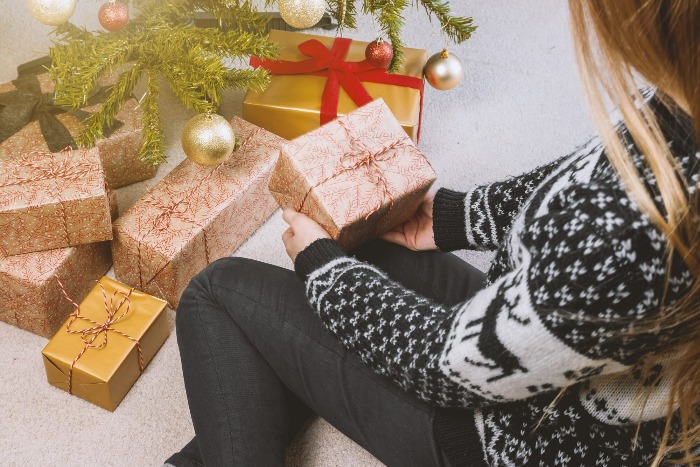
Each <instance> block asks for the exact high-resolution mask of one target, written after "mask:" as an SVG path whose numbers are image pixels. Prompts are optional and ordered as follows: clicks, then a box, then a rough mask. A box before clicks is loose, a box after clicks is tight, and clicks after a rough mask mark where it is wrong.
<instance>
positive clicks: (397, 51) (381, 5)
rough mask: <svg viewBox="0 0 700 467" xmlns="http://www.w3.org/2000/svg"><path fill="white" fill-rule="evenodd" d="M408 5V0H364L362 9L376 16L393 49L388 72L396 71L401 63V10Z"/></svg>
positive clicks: (402, 22) (402, 20) (402, 23)
mask: <svg viewBox="0 0 700 467" xmlns="http://www.w3.org/2000/svg"><path fill="white" fill-rule="evenodd" d="M407 6H408V0H365V3H364V11H365V13H369V14H371V15H374V16H376V17H377V21H378V22H379V25H380V26H381V27H382V29H383V31H384V34H386V36H387V38H388V39H389V41H390V42H391V45H392V47H393V49H394V58H393V59H392V60H391V64H390V65H389V71H390V72H392V73H393V72H396V71H398V70H399V69H400V68H401V64H402V63H403V50H402V48H403V41H402V40H401V29H403V26H404V17H403V11H404V10H405V9H406V7H407Z"/></svg>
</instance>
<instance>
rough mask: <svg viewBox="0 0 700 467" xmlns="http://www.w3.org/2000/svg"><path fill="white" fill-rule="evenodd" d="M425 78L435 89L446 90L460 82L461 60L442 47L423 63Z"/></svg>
mask: <svg viewBox="0 0 700 467" xmlns="http://www.w3.org/2000/svg"><path fill="white" fill-rule="evenodd" d="M424 74H425V79H426V80H427V81H428V84H430V85H431V86H432V87H434V88H435V89H439V90H441V91H447V90H448V89H452V88H453V87H455V86H457V85H458V84H459V83H461V82H462V80H463V79H464V67H463V66H462V61H461V60H460V59H459V58H458V57H457V56H456V55H455V54H453V53H450V52H448V51H447V49H443V51H442V52H438V53H436V54H435V55H433V56H432V57H430V58H429V59H428V62H427V63H426V64H425V70H424Z"/></svg>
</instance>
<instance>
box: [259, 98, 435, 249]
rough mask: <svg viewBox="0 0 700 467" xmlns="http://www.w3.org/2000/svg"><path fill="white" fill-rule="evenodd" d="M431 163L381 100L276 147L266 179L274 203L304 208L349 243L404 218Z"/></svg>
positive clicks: (425, 184) (421, 192)
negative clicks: (279, 148)
mask: <svg viewBox="0 0 700 467" xmlns="http://www.w3.org/2000/svg"><path fill="white" fill-rule="evenodd" d="M434 181H435V172H434V171H433V168H432V166H431V165H430V163H429V162H428V161H427V159H426V158H425V157H424V156H423V154H422V153H421V152H420V151H419V150H418V148H417V147H416V146H415V144H414V143H413V141H411V139H410V138H409V137H408V136H407V135H406V133H405V132H404V131H403V129H402V128H401V125H400V124H399V122H397V121H396V119H395V118H394V117H393V115H392V113H391V111H390V110H389V108H388V107H387V106H386V104H385V103H384V102H383V101H382V100H381V99H377V100H376V101H374V102H372V103H370V104H367V105H365V106H363V107H361V108H359V109H357V110H355V111H353V112H351V113H349V114H348V115H346V116H345V117H340V118H338V119H337V120H334V121H332V122H330V123H328V124H326V125H324V126H322V127H321V128H319V129H317V130H314V131H312V132H310V133H307V134H306V135H304V136H301V137H299V138H297V139H295V140H293V141H291V142H289V143H288V144H286V145H285V146H284V147H283V148H282V152H281V154H280V158H279V161H278V162H277V165H276V167H275V171H274V173H273V175H272V178H271V179H270V185H269V187H270V192H271V193H272V195H273V196H274V197H275V199H276V200H277V202H278V203H279V205H280V206H291V207H294V208H296V209H297V210H298V211H300V212H302V213H304V214H306V215H308V216H309V217H311V218H312V219H314V220H315V221H316V222H318V223H319V224H320V225H321V226H322V227H323V228H324V229H326V230H327V231H328V233H329V234H330V235H331V237H332V238H334V239H335V240H337V241H338V242H339V243H340V244H341V245H342V246H343V247H345V248H346V249H348V250H352V249H354V248H355V247H357V246H359V245H360V244H362V243H364V242H366V241H367V240H370V239H371V238H374V237H376V236H378V235H380V234H382V233H384V232H386V231H388V230H390V229H391V228H392V227H394V226H396V225H399V224H401V223H403V222H405V221H406V220H408V219H409V218H410V217H411V216H412V215H413V214H414V213H415V211H416V209H417V208H418V207H419V206H420V204H421V202H422V200H423V198H424V197H425V194H426V193H427V191H428V190H429V189H430V186H431V185H432V184H433V182H434Z"/></svg>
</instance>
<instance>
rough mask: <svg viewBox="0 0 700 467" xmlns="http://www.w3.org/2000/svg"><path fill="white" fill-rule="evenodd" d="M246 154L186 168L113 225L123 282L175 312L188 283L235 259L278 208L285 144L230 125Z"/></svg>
mask: <svg viewBox="0 0 700 467" xmlns="http://www.w3.org/2000/svg"><path fill="white" fill-rule="evenodd" d="M231 124H232V126H233V128H234V131H235V133H236V135H237V137H238V138H239V139H240V141H241V146H240V148H239V149H238V150H237V151H236V152H234V153H233V155H232V156H231V158H229V159H228V160H227V161H226V162H224V163H222V164H219V165H218V166H214V167H204V166H200V165H197V164H195V163H193V162H191V161H189V160H186V161H184V162H182V163H181V164H180V165H179V166H177V167H176V168H175V169H174V170H173V171H172V172H171V173H169V174H168V175H167V176H166V177H165V178H164V179H163V180H161V181H160V182H159V183H158V184H157V185H156V186H155V187H153V188H152V189H151V190H150V191H149V192H148V193H146V195H145V196H144V197H142V198H141V199H140V200H139V201H137V202H136V204H135V205H134V206H133V207H132V208H131V209H129V210H128V211H127V212H126V213H124V214H123V215H122V216H121V217H120V218H119V219H118V220H117V221H116V222H115V224H114V242H113V246H112V251H113V254H114V272H115V275H116V277H117V279H119V280H121V281H123V282H125V283H127V284H130V285H133V286H135V287H138V288H139V289H141V290H144V291H146V292H148V293H150V294H152V295H155V296H158V297H161V298H163V299H165V300H167V301H168V303H169V304H170V306H171V307H172V308H174V309H176V308H177V305H178V302H179V300H180V296H181V295H182V292H183V291H184V289H185V287H186V286H187V284H188V283H189V281H190V279H191V278H192V277H193V276H194V275H195V274H197V273H198V272H199V271H201V270H202V269H204V268H205V267H206V266H207V264H209V263H211V262H213V261H215V260H216V259H219V258H222V257H224V256H228V255H230V254H231V253H233V251H234V250H236V249H237V248H238V247H239V246H240V245H241V244H242V243H243V242H244V241H245V240H246V239H247V238H248V237H249V236H250V235H252V234H253V232H255V231H256V230H257V229H258V228H259V227H260V226H261V225H262V224H263V222H265V220H266V219H267V218H268V217H269V216H270V215H271V214H272V213H273V212H274V211H275V210H276V209H277V205H276V203H275V200H274V199H273V198H272V197H271V196H270V193H269V191H268V189H267V184H268V181H269V178H270V174H271V172H272V169H273V167H274V164H275V161H276V160H277V155H278V153H279V148H280V147H281V146H282V144H284V143H285V142H286V141H285V140H283V139H282V138H280V137H278V136H275V135H273V134H271V133H269V132H267V131H265V130H263V129H262V128H260V127H256V126H254V125H251V124H250V123H248V122H246V121H244V120H241V119H240V118H234V119H233V120H232V121H231Z"/></svg>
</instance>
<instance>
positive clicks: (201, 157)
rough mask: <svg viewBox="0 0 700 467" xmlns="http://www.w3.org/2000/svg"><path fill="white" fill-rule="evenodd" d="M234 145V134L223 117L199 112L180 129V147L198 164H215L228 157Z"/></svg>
mask: <svg viewBox="0 0 700 467" xmlns="http://www.w3.org/2000/svg"><path fill="white" fill-rule="evenodd" d="M235 146H236V135H235V134H234V132H233V128H232V127H231V125H230V124H229V122H227V121H226V119H225V118H224V117H222V116H221V115H216V114H209V113H206V114H199V115H196V116H194V117H192V118H191V119H190V121H189V122H187V124H186V125H185V128H184V129H183V130H182V149H183V150H184V151H185V154H186V155H187V157H188V158H189V159H190V160H191V161H192V162H195V163H197V164H199V165H217V164H220V163H222V162H224V161H225V160H226V159H228V158H229V157H230V156H231V154H232V153H233V149H234V148H235Z"/></svg>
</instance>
